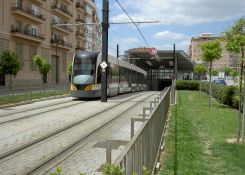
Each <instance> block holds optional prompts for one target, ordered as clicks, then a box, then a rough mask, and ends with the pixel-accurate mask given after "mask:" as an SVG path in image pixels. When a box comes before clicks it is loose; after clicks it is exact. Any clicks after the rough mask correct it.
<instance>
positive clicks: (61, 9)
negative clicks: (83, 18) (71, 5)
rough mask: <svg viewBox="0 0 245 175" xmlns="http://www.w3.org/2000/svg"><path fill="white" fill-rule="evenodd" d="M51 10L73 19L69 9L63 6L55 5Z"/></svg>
mask: <svg viewBox="0 0 245 175" xmlns="http://www.w3.org/2000/svg"><path fill="white" fill-rule="evenodd" d="M51 8H52V10H53V11H54V12H55V13H56V14H57V15H62V16H63V17H64V18H66V19H71V18H72V17H73V15H72V13H71V12H70V11H69V10H68V7H67V6H65V5H63V4H53V5H52V6H51Z"/></svg>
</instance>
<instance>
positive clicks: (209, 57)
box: [199, 40, 222, 109]
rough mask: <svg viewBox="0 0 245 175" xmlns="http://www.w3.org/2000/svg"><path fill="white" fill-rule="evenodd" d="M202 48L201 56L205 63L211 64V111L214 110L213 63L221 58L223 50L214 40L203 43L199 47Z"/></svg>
mask: <svg viewBox="0 0 245 175" xmlns="http://www.w3.org/2000/svg"><path fill="white" fill-rule="evenodd" d="M199 47H200V48H201V56H202V59H203V61H207V62H209V109H210V108H212V101H211V96H212V87H211V72H212V62H213V61H214V60H217V59H219V58H220V57H221V53H222V48H221V45H220V42H219V40H212V41H208V42H204V43H201V44H200V45H199Z"/></svg>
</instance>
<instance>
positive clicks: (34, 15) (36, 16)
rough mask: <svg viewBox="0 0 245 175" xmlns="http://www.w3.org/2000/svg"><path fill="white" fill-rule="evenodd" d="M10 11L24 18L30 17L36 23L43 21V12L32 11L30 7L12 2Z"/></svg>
mask: <svg viewBox="0 0 245 175" xmlns="http://www.w3.org/2000/svg"><path fill="white" fill-rule="evenodd" d="M12 11H13V13H14V14H16V15H21V16H24V17H25V18H28V19H31V20H33V21H35V22H38V23H44V22H45V20H46V18H45V16H44V15H43V14H41V13H39V12H37V11H34V10H33V9H31V8H30V7H22V6H20V5H17V4H14V5H13V6H12Z"/></svg>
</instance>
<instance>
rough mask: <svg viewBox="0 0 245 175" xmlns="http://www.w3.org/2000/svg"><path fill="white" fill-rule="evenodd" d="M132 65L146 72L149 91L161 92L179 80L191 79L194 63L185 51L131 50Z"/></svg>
mask: <svg viewBox="0 0 245 175" xmlns="http://www.w3.org/2000/svg"><path fill="white" fill-rule="evenodd" d="M126 55H127V57H128V58H129V60H128V61H129V62H130V63H131V64H135V65H136V66H138V67H140V68H142V69H144V70H146V72H147V90H153V91H160V90H162V89H164V88H165V87H167V86H170V85H171V83H172V80H173V78H174V76H175V75H177V77H176V78H177V79H190V77H192V73H193V67H194V64H195V63H194V62H193V61H192V60H191V59H190V57H189V56H188V55H187V54H186V53H185V52H184V51H183V50H156V49H155V48H136V49H130V50H128V51H127V53H126Z"/></svg>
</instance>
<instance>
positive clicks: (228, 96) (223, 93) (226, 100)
mask: <svg viewBox="0 0 245 175" xmlns="http://www.w3.org/2000/svg"><path fill="white" fill-rule="evenodd" d="M202 91H204V92H206V93H207V94H209V83H208V82H202ZM212 95H213V97H214V98H216V99H217V100H218V101H219V102H220V103H223V104H225V105H228V106H230V107H234V108H238V102H239V99H238V98H237V96H239V89H238V87H236V86H224V85H220V84H213V85H212Z"/></svg>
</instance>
